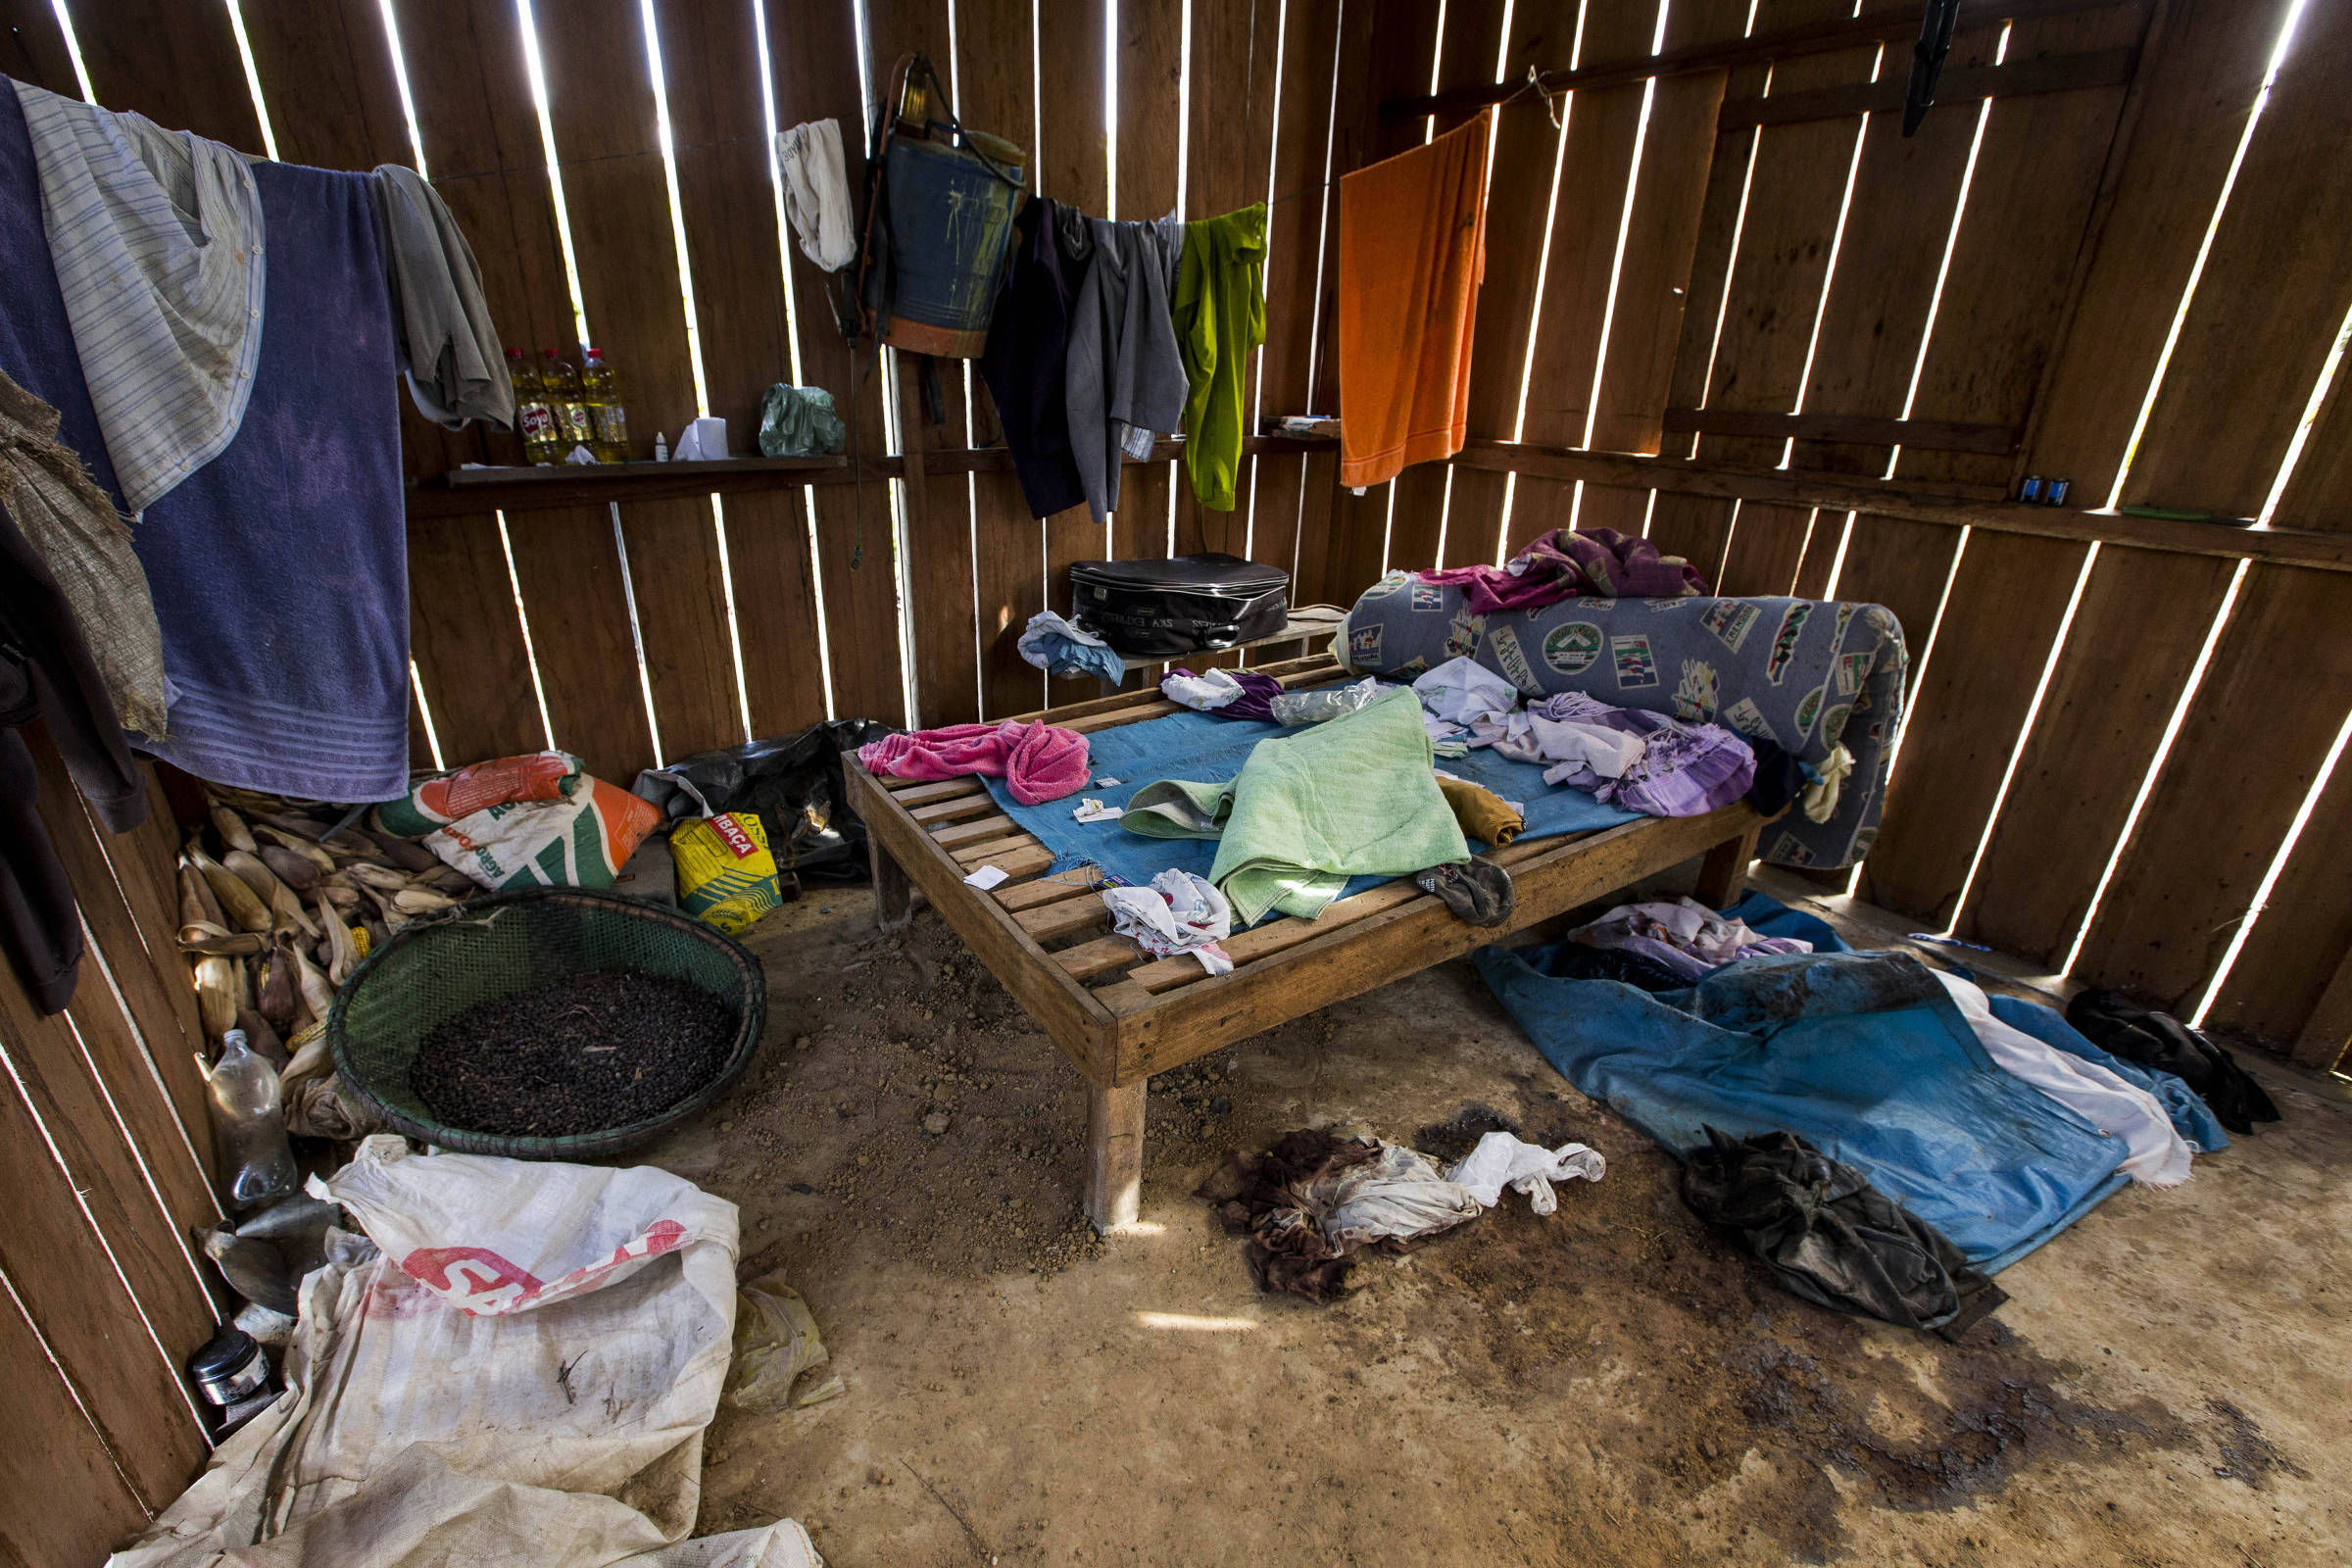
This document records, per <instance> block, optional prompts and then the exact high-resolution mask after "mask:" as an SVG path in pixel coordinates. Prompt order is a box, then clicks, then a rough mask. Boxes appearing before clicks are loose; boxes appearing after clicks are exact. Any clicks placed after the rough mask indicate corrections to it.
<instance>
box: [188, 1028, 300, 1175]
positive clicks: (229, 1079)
mask: <svg viewBox="0 0 2352 1568" xmlns="http://www.w3.org/2000/svg"><path fill="white" fill-rule="evenodd" d="M206 1090H207V1099H208V1100H209V1102H210V1103H211V1105H212V1112H213V1143H214V1145H215V1157H216V1158H217V1159H218V1160H219V1162H220V1167H221V1185H222V1186H224V1187H226V1188H227V1189H228V1198H229V1202H230V1204H231V1205H232V1206H234V1207H237V1208H252V1207H255V1206H257V1205H259V1204H262V1203H267V1202H271V1201H275V1200H277V1199H280V1198H283V1197H285V1196H286V1195H287V1194H289V1193H291V1192H293V1191H294V1187H295V1184H296V1182H297V1181H298V1179H299V1177H298V1174H297V1172H296V1171H295V1169H294V1151H293V1149H292V1147H291V1146H290V1145H288V1144H287V1142H286V1113H285V1106H284V1104H283V1103H282V1102H281V1101H280V1100H279V1099H278V1092H277V1069H276V1068H274V1067H272V1066H270V1063H269V1062H267V1061H265V1060H263V1059H262V1058H261V1057H260V1056H258V1055H256V1054H254V1053H253V1049H252V1048H251V1047H249V1046H248V1045H246V1044H245V1031H244V1030H242V1029H231V1030H229V1031H228V1032H227V1033H226V1034H225V1035H223V1036H222V1037H221V1059H220V1060H219V1061H217V1062H215V1063H213V1070H212V1074H211V1076H210V1077H209V1078H208V1079H207V1080H206Z"/></svg>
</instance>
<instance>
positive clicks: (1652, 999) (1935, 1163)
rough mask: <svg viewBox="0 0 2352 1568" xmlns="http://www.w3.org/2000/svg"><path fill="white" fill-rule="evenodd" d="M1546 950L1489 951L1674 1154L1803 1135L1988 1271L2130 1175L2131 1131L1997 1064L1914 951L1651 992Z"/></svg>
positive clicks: (1603, 1090) (1574, 1070)
mask: <svg viewBox="0 0 2352 1568" xmlns="http://www.w3.org/2000/svg"><path fill="white" fill-rule="evenodd" d="M1799 918H1803V917H1801V916H1800V917H1799ZM1751 923H1752V922H1751ZM1781 934H1785V935H1804V934H1806V933H1803V932H1801V931H1796V930H1789V931H1786V932H1783V933H1781ZM1543 951H1544V950H1535V951H1534V952H1531V953H1528V954H1526V955H1524V956H1523V955H1522V954H1519V953H1513V952H1508V951H1506V950H1504V949H1501V948H1485V949H1482V950H1480V951H1479V953H1478V954H1477V955H1476V956H1475V957H1476V960H1477V963H1478V967H1479V972H1480V973H1481V974H1483V975H1484V976H1485V977H1486V980H1487V984H1488V985H1489V986H1490V987H1492V988H1493V990H1494V992H1495V996H1496V997H1497V998H1498V999H1500V1001H1501V1003H1502V1005H1503V1006H1504V1007H1505V1008H1506V1009H1508V1010H1509V1012H1510V1014H1511V1016H1512V1017H1513V1018H1515V1019H1517V1020H1518V1022H1519V1026H1520V1027H1521V1028H1522V1029H1524V1030H1526V1031H1527V1033H1528V1036H1529V1037H1530V1038H1531V1039H1532V1040H1534V1042H1535V1043H1536V1047H1537V1049H1538V1050H1540V1051H1542V1052H1543V1053H1544V1056H1545V1057H1547V1058H1548V1059H1549V1060H1550V1062H1551V1064H1552V1065H1553V1066H1555V1067H1557V1068H1558V1069H1559V1070H1560V1071H1561V1072H1562V1073H1563V1074H1565V1075H1566V1077H1567V1078H1568V1080H1569V1082H1571V1083H1573V1084H1575V1085H1576V1087H1577V1088H1579V1089H1581V1090H1583V1091H1584V1092H1585V1093H1586V1094H1588V1095H1590V1096H1592V1097H1593V1099H1595V1100H1599V1101H1604V1102H1606V1103H1608V1104H1609V1105H1610V1106H1611V1107H1612V1108H1614V1109H1615V1110H1617V1111H1618V1112H1619V1113H1620V1114H1622V1115H1623V1116H1625V1117H1626V1118H1627V1119H1628V1120H1629V1121H1631V1122H1633V1123H1634V1124H1635V1125H1636V1126H1638V1127H1640V1128H1641V1129H1642V1131H1644V1132H1646V1133H1648V1134H1649V1135H1650V1136H1651V1137H1652V1138H1654V1139H1656V1140H1657V1141H1658V1142H1659V1143H1660V1144H1663V1145H1664V1146H1665V1147H1666V1148H1667V1149H1668V1150H1669V1151H1672V1152H1675V1153H1677V1154H1680V1153H1681V1152H1684V1151H1686V1150H1690V1149H1692V1148H1694V1147H1696V1146H1697V1145H1699V1144H1701V1143H1703V1142H1704V1141H1705V1134H1704V1133H1703V1132H1702V1131H1701V1129H1702V1127H1705V1126H1714V1127H1719V1128H1721V1129H1722V1130H1724V1131H1725V1132H1727V1133H1730V1134H1732V1135H1733V1136H1734V1137H1746V1136H1748V1135H1750V1134H1753V1133H1762V1132H1771V1131H1774V1130H1777V1129H1783V1128H1786V1129H1788V1130H1789V1131H1791V1132H1795V1133H1798V1134H1801V1135H1802V1136H1803V1137H1805V1138H1806V1139H1808V1140H1810V1141H1811V1142H1812V1143H1813V1144H1814V1145H1815V1146H1816V1147H1818V1148H1819V1149H1821V1150H1822V1151H1823V1152H1825V1153H1827V1154H1829V1155H1831V1156H1832V1157H1833V1158H1836V1159H1840V1160H1843V1161H1845V1162H1847V1163H1848V1164H1851V1165H1854V1166H1856V1167H1858V1168H1860V1169H1861V1170H1863V1171H1864V1172H1866V1173H1867V1174H1868V1175H1869V1177H1870V1179H1871V1181H1872V1182H1873V1183H1875V1184H1876V1185H1877V1186H1878V1187H1879V1189H1880V1190H1881V1191H1883V1192H1885V1193H1887V1195H1888V1196H1889V1197H1892V1198H1895V1199H1898V1200H1900V1201H1902V1202H1903V1203H1904V1205H1905V1206H1907V1207H1908V1208H1910V1210H1911V1211H1912V1212H1913V1213H1915V1214H1917V1215H1919V1217H1920V1218H1922V1219H1924V1220H1926V1221H1927V1222H1928V1223H1930V1224H1931V1225H1934V1226H1936V1228H1937V1229H1938V1230H1940V1231H1942V1232H1943V1233H1944V1234H1945V1235H1946V1236H1948V1237H1950V1238H1951V1240H1952V1243H1953V1245H1955V1246H1957V1247H1958V1248H1959V1249H1960V1250H1961V1251H1962V1252H1964V1253H1966V1254H1967V1256H1968V1259H1969V1261H1970V1262H1972V1263H1974V1264H1976V1265H1977V1266H1978V1267H1979V1268H1981V1269H1984V1270H1985V1271H1986V1272H1987V1273H1989V1272H1992V1271H1993V1270H1996V1269H2000V1268H2005V1267H2006V1266H2008V1265H2009V1264H2011V1263H2014V1262H2016V1261H2017V1260H2018V1259H2019V1258H2021V1257H2023V1256H2025V1254H2026V1253H2028V1252H2030V1251H2032V1250H2034V1248H2036V1247H2039V1246H2040V1245H2041V1244H2042V1243H2043V1242H2046V1241H2048V1240H2049V1239H2050V1238H2051V1237H2052V1236H2054V1235H2056V1234H2057V1233H2058V1232H2059V1231H2061V1230H2063V1229H2065V1228H2066V1227H2067V1226H2068V1225H2070V1224H2072V1223H2074V1221H2075V1220H2076V1219H2078V1218H2080V1217H2081V1216H2082V1214H2083V1213H2085V1212H2086V1211H2088V1210H2089V1208H2090V1207H2091V1205H2092V1204H2094V1203H2096V1202H2098V1201H2100V1200H2101V1199H2103V1198H2105V1197H2106V1196H2107V1195H2108V1194H2109V1193H2112V1192H2114V1191H2115V1190H2116V1189H2117V1188H2118V1187H2120V1186H2122V1185H2123V1183H2124V1182H2125V1180H2126V1179H2127V1178H2125V1177H2124V1176H2123V1175H2122V1174H2120V1173H2119V1172H2118V1171H2117V1170H2116V1166H2117V1165H2118V1164H2119V1163H2120V1162H2121V1161H2122V1160H2123V1159H2124V1157H2125V1155H2126V1152H2127V1151H2126V1150H2125V1148H2124V1145H2123V1142H2122V1140H2120V1139H2116V1138H2110V1137H2108V1136H2106V1135H2105V1134H2103V1133H2101V1132H2100V1131H2099V1130H2098V1129H2097V1128H2095V1127H2093V1126H2091V1125H2090V1123H2089V1122H2087V1121H2085V1120H2084V1119H2083V1118H2082V1117H2081V1116H2079V1115H2077V1114H2076V1113H2075V1112H2074V1111H2072V1110H2070V1109H2068V1108H2067V1107H2066V1106H2064V1105H2062V1104H2060V1103H2058V1102H2057V1101H2055V1100H2052V1099H2051V1098H2049V1097H2048V1096H2047V1095H2044V1094H2042V1093H2041V1092H2040V1091H2039V1090H2036V1089H2034V1087H2032V1086H2031V1085H2029V1084H2027V1083H2024V1082H2023V1081H2021V1080H2019V1079H2017V1078H2013V1077H2011V1076H2010V1075H2009V1074H2008V1073H2006V1072H2003V1071H2002V1070H2001V1069H2000V1068H1999V1067H1998V1066H1996V1065H1994V1063H1993V1061H1992V1059H1991V1057H1989V1056H1987V1055H1986V1054H1985V1050H1984V1048H1983V1047H1982V1046H1980V1045H1979V1044H1978V1043H1977V1037H1976V1032H1975V1031H1974V1030H1973V1029H1971V1028H1970V1027H1969V1025H1968V1020H1967V1019H1966V1018H1965V1017H1963V1016H1962V1015H1961V1013H1960V1009H1959V1008H1958V1007H1957V1006H1955V1005H1953V1003H1952V1001H1951V998H1950V996H1949V995H1948V994H1947V993H1946V992H1945V991H1944V989H1943V988H1942V986H1941V985H1939V984H1938V983H1937V982H1936V978H1935V977H1934V976H1933V975H1931V974H1929V973H1928V971H1927V969H1926V967H1925V966H1924V965H1922V964H1921V963H1920V962H1919V960H1918V959H1917V958H1914V957H1912V956H1910V955H1908V954H1894V953H1830V954H1789V955H1785V956H1774V957H1764V958H1750V959H1746V960H1744V961H1741V962H1740V963H1734V964H1726V965H1725V966H1724V967H1723V968H1721V969H1718V970H1716V971H1715V972H1714V973H1713V974H1710V975H1708V976H1707V977H1706V978H1705V979H1704V980H1701V981H1700V982H1699V983H1698V984H1697V985H1695V986H1693V987H1691V989H1689V990H1687V991H1673V992H1665V993H1661V994H1658V995H1654V996H1653V995H1650V994H1649V993H1646V992H1643V991H1641V990H1639V989H1637V988H1635V987H1633V986H1630V985H1625V984H1622V983H1620V982H1618V981H1614V980H1564V979H1557V978H1554V977H1553V976H1551V975H1548V974H1545V973H1544V972H1543V969H1542V968H1541V967H1540V965H1541V964H1542V962H1543ZM1531 958H1533V959H1534V960H1535V961H1534V962H1531V961H1529V960H1530V959H1531ZM2021 1027H2022V1026H2021Z"/></svg>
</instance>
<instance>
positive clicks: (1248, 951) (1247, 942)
mask: <svg viewBox="0 0 2352 1568" xmlns="http://www.w3.org/2000/svg"><path fill="white" fill-rule="evenodd" d="M1592 836H1593V835H1592V834H1591V833H1566V834H1561V835H1560V836H1558V837H1556V838H1543V839H1536V840H1534V841H1532V842H1530V843H1524V844H1513V845H1511V846H1509V847H1508V848H1506V849H1502V850H1498V851H1496V852H1495V854H1494V855H1492V856H1490V857H1489V858H1490V859H1493V860H1495V862H1496V863H1498V864H1500V865H1502V866H1504V867H1505V868H1508V867H1511V866H1515V865H1519V864H1521V863H1523V862H1525V861H1528V860H1532V859H1534V858H1536V857H1537V856H1539V855H1542V854H1544V852H1545V851H1547V850H1555V849H1558V848H1559V847H1560V846H1562V845H1564V844H1573V843H1575V842H1576V841H1577V840H1579V839H1588V838H1591V837H1592ZM1436 897H1437V896H1436V895H1435V894H1431V893H1424V892H1422V891H1421V890H1420V889H1419V888H1417V887H1415V886H1414V885H1413V883H1412V880H1411V879H1410V878H1408V877H1398V878H1397V880H1396V881H1394V882H1384V883H1382V884H1381V885H1380V886H1379V887H1376V888H1366V889H1365V890H1364V891H1363V892H1361V893H1358V894H1356V895H1355V896H1354V897H1352V898H1347V899H1341V900H1339V901H1338V902H1336V903H1334V904H1333V905H1332V906H1331V907H1329V908H1327V909H1325V910H1324V911H1323V912H1322V914H1320V915H1318V916H1317V917H1316V918H1314V919H1312V920H1301V919H1299V918H1298V917H1297V916H1296V915H1285V916H1284V917H1283V918H1282V919H1279V920H1275V921H1272V922H1270V923H1268V924H1266V925H1261V926H1257V927H1254V928H1252V929H1251V930H1248V931H1244V932H1242V933H1241V934H1240V935H1238V936H1232V937H1228V938H1226V939H1225V940H1224V941H1223V942H1221V943H1219V944H1218V946H1220V947H1222V948H1223V949H1224V950H1225V955H1226V956H1227V957H1230V958H1231V959H1233V961H1234V966H1235V967H1236V968H1239V967H1240V966H1241V965H1243V964H1246V963H1250V962H1252V961H1254V960H1256V959H1259V958H1265V957H1270V956H1273V955H1275V954H1278V953H1283V952H1287V951H1288V950H1290V949H1292V948H1295V947H1297V946H1299V944H1300V943H1301V942H1309V941H1312V940H1313V939H1314V938H1316V937H1319V936H1321V935H1322V934H1323V933H1324V932H1326V931H1336V930H1338V929H1339V928H1340V927H1342V926H1345V925H1349V924H1352V923H1353V922H1355V921H1357V920H1363V919H1368V918H1370V917H1371V916H1373V915H1376V914H1380V913H1383V912H1385V911H1387V910H1389V909H1394V908H1396V907H1397V906H1398V905H1402V904H1410V903H1411V902H1412V901H1413V900H1415V899H1431V900H1433V901H1434V900H1435V899H1436ZM1205 978H1207V975H1206V972H1205V971H1203V970H1202V969H1201V965H1200V964H1199V963H1198V962H1197V961H1196V960H1195V959H1193V958H1192V957H1191V956H1189V955H1179V956H1176V957H1172V958H1160V959H1157V960H1156V961H1154V962H1152V963H1148V964H1145V965H1144V966H1143V967H1142V968H1140V969H1138V970H1136V971H1135V973H1134V974H1133V975H1131V976H1129V979H1130V980H1131V981H1133V983H1134V984H1136V985H1137V986H1139V987H1141V988H1142V989H1143V990H1145V991H1148V992H1151V993H1152V994H1153V995H1157V994H1158V993H1160V992H1163V991H1172V990H1174V989H1175V988H1176V987H1178V986H1181V985H1185V984H1188V983H1190V982H1192V981H1195V980H1201V979H1205Z"/></svg>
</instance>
